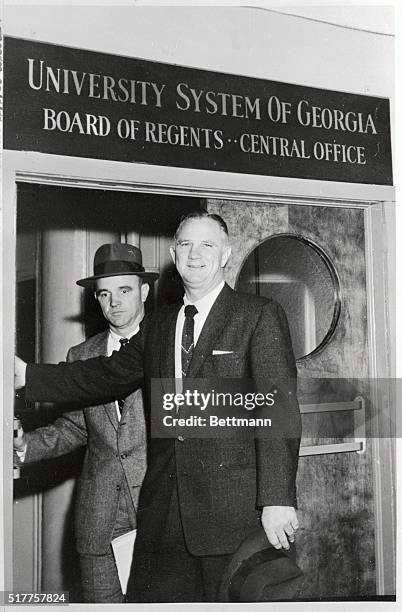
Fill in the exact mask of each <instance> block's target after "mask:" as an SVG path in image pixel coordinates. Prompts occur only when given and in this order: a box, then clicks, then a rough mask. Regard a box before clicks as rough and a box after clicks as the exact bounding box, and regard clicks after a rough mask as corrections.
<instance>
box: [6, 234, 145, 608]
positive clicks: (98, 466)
mask: <svg viewBox="0 0 402 612" xmlns="http://www.w3.org/2000/svg"><path fill="white" fill-rule="evenodd" d="M156 276H157V275H156V274H155V273H147V272H146V271H145V270H144V267H143V266H142V256H141V251H140V250H139V249H138V248H137V247H135V246H133V245H130V244H120V243H113V244H104V245H102V246H101V247H99V249H98V250H97V251H96V253H95V257H94V275H93V276H91V277H88V278H83V279H81V280H78V281H77V285H80V286H82V287H86V288H88V289H90V290H92V291H93V293H94V296H95V299H96V301H97V302H98V303H99V306H100V308H101V310H102V314H103V316H104V318H105V319H106V321H107V322H108V329H107V330H106V331H103V332H101V333H99V334H96V335H95V336H92V337H91V338H89V339H88V340H85V341H84V342H81V344H78V345H77V346H73V347H72V348H70V350H69V351H68V355H67V361H69V362H71V361H76V360H78V359H90V358H92V357H97V356H98V355H110V354H111V353H112V352H113V350H119V349H120V346H121V344H122V343H123V344H124V342H125V341H127V342H128V340H129V339H130V338H132V336H134V335H135V334H136V333H137V332H138V331H139V325H140V322H141V321H142V319H143V317H144V303H145V301H146V299H147V296H148V292H149V282H150V281H151V280H154V279H155V278H156ZM147 281H148V282H147ZM21 434H22V435H21ZM81 446H85V447H86V452H85V458H84V463H83V467H82V471H81V475H80V478H79V480H78V487H77V499H76V503H75V537H76V546H77V551H78V554H79V559H80V569H81V585H82V595H83V601H84V602H85V603H121V602H122V601H123V593H122V589H121V586H120V581H119V576H118V572H117V567H116V563H115V559H114V556H113V552H112V547H111V541H112V540H113V539H114V538H116V537H119V536H122V535H123V534H127V533H129V532H131V531H132V530H134V529H135V527H136V511H137V508H138V497H139V493H140V488H141V484H142V481H143V479H144V475H145V470H146V431H145V420H144V410H143V399H142V391H141V390H140V389H138V390H137V391H134V393H131V394H130V395H128V397H126V398H125V399H124V401H123V400H121V401H120V403H119V402H109V403H106V404H101V405H100V406H91V407H86V408H84V409H82V410H75V411H71V412H66V413H65V414H64V415H63V416H62V417H60V418H58V419H57V420H56V421H55V422H54V423H53V424H51V425H48V426H47V427H40V428H38V429H36V430H34V431H31V432H29V433H23V432H22V431H20V435H19V436H18V437H17V438H14V448H15V450H16V452H17V455H18V456H19V458H20V460H21V461H23V463H24V464H28V463H33V462H37V461H41V460H44V459H51V458H54V457H59V456H60V455H64V454H67V453H71V452H72V451H74V450H76V449H77V448H79V447H81Z"/></svg>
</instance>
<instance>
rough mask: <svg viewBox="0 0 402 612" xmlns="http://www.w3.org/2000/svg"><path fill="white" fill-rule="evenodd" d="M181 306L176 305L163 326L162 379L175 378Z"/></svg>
mask: <svg viewBox="0 0 402 612" xmlns="http://www.w3.org/2000/svg"><path fill="white" fill-rule="evenodd" d="M181 306H182V304H175V306H174V307H172V310H171V312H170V313H169V314H168V316H167V317H166V318H165V320H164V321H163V323H162V325H161V330H160V335H159V339H160V341H161V342H162V344H161V350H160V373H161V378H174V377H175V339H176V321H177V315H178V312H179V310H180V308H181ZM163 339H164V340H163Z"/></svg>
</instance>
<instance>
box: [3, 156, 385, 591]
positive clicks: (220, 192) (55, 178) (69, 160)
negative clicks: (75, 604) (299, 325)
mask: <svg viewBox="0 0 402 612" xmlns="http://www.w3.org/2000/svg"><path fill="white" fill-rule="evenodd" d="M3 162H4V167H3V203H4V206H3V211H2V217H3V252H2V253H1V254H0V257H1V260H2V266H1V272H0V282H2V286H3V300H2V304H1V309H2V313H3V316H4V317H5V321H6V322H7V324H6V325H5V326H3V347H4V348H3V354H2V355H1V357H0V358H1V360H2V365H3V376H4V381H3V382H4V384H3V396H2V402H3V414H4V418H3V425H2V429H3V432H2V435H3V442H4V443H3V448H4V457H3V479H0V481H1V482H0V496H1V493H3V500H4V502H3V521H2V522H1V523H0V541H3V542H4V545H3V547H2V548H1V547H0V567H1V566H3V567H4V574H3V575H0V589H1V590H12V582H13V564H12V542H13V534H12V497H13V486H12V436H13V434H12V422H13V419H12V416H13V398H14V389H13V380H14V368H13V360H12V355H13V353H14V329H15V287H16V274H15V241H16V206H17V183H19V182H24V183H37V184H38V183H39V184H46V185H53V186H64V187H80V188H88V189H107V190H114V191H129V192H141V193H150V194H155V193H159V194H166V195H177V196H187V197H188V196H193V197H201V198H214V199H225V200H241V201H260V202H266V203H276V204H279V203H283V204H293V205H294V204H298V205H310V206H311V205H314V206H328V205H331V206H339V207H352V208H360V209H363V210H364V215H365V233H366V236H365V238H366V239H365V243H366V275H367V276H366V278H367V297H368V338H369V348H370V350H369V376H370V379H371V380H372V394H373V398H375V399H376V400H377V401H378V402H380V401H381V402H382V403H384V401H385V402H389V406H392V399H393V398H392V390H390V393H389V394H388V396H387V398H385V400H384V397H383V393H382V391H383V389H381V390H380V389H379V385H377V384H376V379H388V380H392V379H395V367H396V366H395V361H396V359H395V311H393V310H392V307H391V306H390V305H391V304H393V303H394V302H393V300H392V297H395V296H394V294H393V291H394V290H395V282H394V278H395V277H393V274H395V268H394V258H395V255H394V254H395V234H394V232H395V222H394V216H395V201H394V188H393V187H388V186H376V185H360V184H350V183H334V182H328V181H310V180H305V179H286V178H285V179H284V178H278V177H261V176H254V175H239V174H230V173H220V172H212V171H198V170H191V169H190V170H189V169H181V168H168V167H159V166H148V165H141V164H128V163H120V162H109V161H103V160H92V159H82V158H74V157H64V156H57V155H49V154H40V153H30V152H28V153H27V152H16V151H6V152H4V156H3ZM380 396H381V397H380ZM378 405H379V404H378ZM373 427H374V431H376V432H377V434H378V437H377V438H374V439H373V449H374V453H373V474H374V483H373V485H374V499H375V554H376V589H377V595H380V596H381V595H393V594H395V537H396V507H395V490H394V489H395V472H396V469H395V468H396V465H395V437H394V435H393V432H391V431H389V429H388V427H389V425H388V420H386V419H380V417H376V418H375V422H374V423H373ZM390 498H391V499H392V500H393V501H392V503H390ZM38 520H39V519H38ZM37 558H38V560H39V558H40V556H38V555H37ZM38 563H39V561H38ZM36 573H37V575H40V572H39V573H38V568H37V572H36ZM39 586H40V585H38V587H39Z"/></svg>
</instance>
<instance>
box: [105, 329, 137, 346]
mask: <svg viewBox="0 0 402 612" xmlns="http://www.w3.org/2000/svg"><path fill="white" fill-rule="evenodd" d="M139 331H140V326H139V325H138V327H137V328H136V329H135V330H134V331H132V332H131V333H130V334H127V335H125V336H120V334H116V332H114V331H113V330H111V329H109V334H110V337H111V339H112V340H113V342H115V343H116V344H117V343H118V342H120V340H121V338H127V339H128V340H130V338H132V337H133V336H135V334H138V332H139Z"/></svg>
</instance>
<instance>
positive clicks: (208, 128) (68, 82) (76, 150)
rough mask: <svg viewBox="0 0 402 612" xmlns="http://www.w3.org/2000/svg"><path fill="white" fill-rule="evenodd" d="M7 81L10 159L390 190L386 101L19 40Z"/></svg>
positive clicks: (8, 52)
mask: <svg viewBox="0 0 402 612" xmlns="http://www.w3.org/2000/svg"><path fill="white" fill-rule="evenodd" d="M267 61H268V60H267ZM4 73H5V82H4V97H5V99H4V103H5V104H4V110H5V113H4V148H6V149H13V150H24V151H39V152H42V153H53V154H57V155H70V156H74V157H90V158H95V159H106V160H117V161H124V162H137V163H147V164H157V165H161V166H174V167H181V168H196V169H203V170H217V171H223V172H238V173H246V174H257V175H266V176H283V177H285V176H286V177H294V178H306V179H319V180H330V181H343V182H352V183H373V184H380V185H390V184H392V163H391V144H390V121H389V101H388V99H385V98H377V97H372V96H363V95H356V94H351V93H342V92H337V91H329V90H322V89H313V88H309V87H304V86H300V85H291V84H287V83H281V82H276V81H267V80H262V79H256V78H250V77H243V76H236V75H230V74H222V73H218V72H211V71H205V70H198V69H194V68H186V67H182V66H177V65H170V64H163V63H156V62H150V61H146V60H143V59H135V58H128V57H121V56H115V55H107V54H103V53H97V52H93V51H85V50H82V49H73V48H69V47H61V46H57V45H50V44H44V43H38V42H33V41H27V40H20V39H16V38H6V39H5V71H4Z"/></svg>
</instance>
